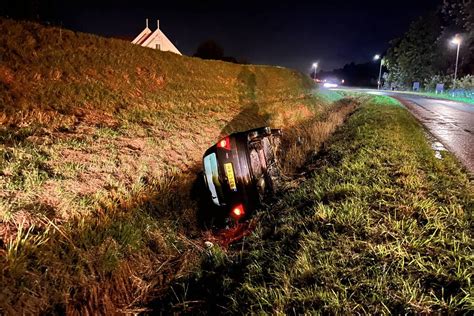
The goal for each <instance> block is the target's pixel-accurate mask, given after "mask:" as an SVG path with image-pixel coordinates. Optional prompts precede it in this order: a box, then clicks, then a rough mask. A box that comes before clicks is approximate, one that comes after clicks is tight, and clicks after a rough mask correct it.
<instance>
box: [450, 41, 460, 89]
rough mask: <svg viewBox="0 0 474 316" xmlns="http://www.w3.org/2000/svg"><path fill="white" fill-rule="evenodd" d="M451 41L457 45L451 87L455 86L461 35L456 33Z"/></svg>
mask: <svg viewBox="0 0 474 316" xmlns="http://www.w3.org/2000/svg"><path fill="white" fill-rule="evenodd" d="M451 43H453V44H455V45H457V46H458V49H457V52H456V67H455V68H454V83H453V88H455V87H456V78H457V75H458V62H459V48H460V47H461V37H460V36H459V35H456V36H455V37H454V38H453V39H452V40H451Z"/></svg>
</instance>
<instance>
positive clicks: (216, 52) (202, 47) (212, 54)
mask: <svg viewBox="0 0 474 316" xmlns="http://www.w3.org/2000/svg"><path fill="white" fill-rule="evenodd" d="M193 56H195V57H199V58H202V59H216V60H222V59H223V58H224V49H223V48H222V47H221V46H220V45H219V44H218V43H217V42H215V41H214V40H207V41H205V42H202V43H201V44H199V46H198V48H197V50H196V53H194V55H193Z"/></svg>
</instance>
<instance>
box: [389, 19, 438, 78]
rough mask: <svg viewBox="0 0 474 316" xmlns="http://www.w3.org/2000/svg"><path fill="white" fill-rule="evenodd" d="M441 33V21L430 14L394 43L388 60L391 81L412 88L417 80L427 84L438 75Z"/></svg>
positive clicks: (413, 24)
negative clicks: (426, 81)
mask: <svg viewBox="0 0 474 316" xmlns="http://www.w3.org/2000/svg"><path fill="white" fill-rule="evenodd" d="M440 32H441V21H440V18H439V16H438V14H436V13H431V14H428V15H425V16H423V17H420V18H419V19H418V20H416V21H415V22H413V23H412V24H411V25H410V28H409V29H408V31H407V32H406V33H405V34H404V35H403V36H402V37H401V38H399V39H395V40H393V41H392V42H391V46H390V48H389V49H388V51H387V55H386V57H385V65H386V67H387V68H388V70H389V71H390V76H389V80H390V81H392V83H395V85H398V86H401V87H409V86H410V85H411V83H412V82H414V81H424V80H425V79H427V78H431V77H432V76H433V75H435V74H436V73H437V72H438V67H437V66H438V64H439V63H440V58H439V54H438V53H437V49H435V47H436V42H437V39H438V36H439V34H440Z"/></svg>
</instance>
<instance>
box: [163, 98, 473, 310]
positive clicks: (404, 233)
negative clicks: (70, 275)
mask: <svg viewBox="0 0 474 316" xmlns="http://www.w3.org/2000/svg"><path fill="white" fill-rule="evenodd" d="M362 101H364V105H363V106H361V108H360V109H359V110H357V111H356V113H355V114H353V115H352V116H351V117H350V118H349V120H348V121H347V122H346V124H345V125H344V126H343V127H342V128H341V129H340V130H339V131H338V132H337V133H336V135H335V136H334V137H333V138H332V139H331V141H330V145H328V146H326V147H325V148H324V150H323V151H322V152H320V153H319V154H318V156H317V157H314V158H313V160H312V161H311V162H310V164H309V165H308V166H307V174H306V177H307V178H306V179H302V181H301V183H300V184H299V185H297V186H296V187H297V188H296V189H294V190H293V191H292V192H288V193H287V194H285V195H284V196H282V197H281V199H280V200H279V201H278V202H277V203H276V204H275V205H273V206H269V207H268V208H267V209H266V210H265V211H263V212H261V213H260V214H259V220H258V224H257V225H256V228H255V231H254V233H253V234H252V235H250V236H248V237H246V238H245V240H243V241H242V242H240V243H239V244H235V245H233V246H232V247H231V248H230V249H229V250H227V251H224V250H223V249H221V248H219V247H218V246H214V247H212V248H211V249H210V250H208V253H207V255H206V256H203V258H202V265H201V269H199V270H197V271H196V273H195V275H194V277H191V278H188V279H181V280H179V282H176V283H175V284H174V286H173V288H172V291H170V293H169V296H168V299H167V300H163V301H160V302H158V303H157V304H156V305H155V307H156V308H157V309H162V310H166V311H175V312H176V311H181V312H183V311H186V312H194V313H205V312H207V313H211V312H213V313H216V312H217V313H231V314H234V313H237V314H240V313H244V314H247V313H252V314H253V313H257V314H258V313H261V312H263V313H271V314H280V313H281V314H311V313H313V312H322V313H329V314H333V313H335V314H359V313H363V314H390V313H394V314H406V313H408V314H410V313H415V314H418V313H421V314H425V313H442V314H456V313H461V314H462V313H469V311H471V312H472V310H473V308H474V305H473V303H474V301H473V292H472V291H473V285H472V272H473V271H472V267H473V263H474V262H473V255H472V253H473V252H472V251H473V249H472V245H473V235H472V233H473V231H472V212H473V209H474V192H473V186H472V181H470V180H469V179H468V177H467V175H466V174H465V173H464V172H463V171H462V169H461V167H460V166H459V164H458V162H457V161H456V160H455V158H454V157H453V156H452V155H451V154H449V153H447V152H443V156H442V159H441V160H439V159H436V158H435V156H434V152H433V151H432V149H431V148H430V144H429V143H428V142H427V140H426V137H425V132H424V130H423V129H422V128H421V127H420V125H419V124H418V123H417V122H416V120H415V119H414V118H413V117H412V116H411V115H410V114H409V113H408V112H407V111H406V110H405V109H404V108H403V107H401V106H400V105H399V103H398V102H397V101H395V100H393V99H390V98H387V97H363V99H362ZM303 180H304V181H303Z"/></svg>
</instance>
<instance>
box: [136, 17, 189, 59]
mask: <svg viewBox="0 0 474 316" xmlns="http://www.w3.org/2000/svg"><path fill="white" fill-rule="evenodd" d="M132 44H136V45H140V46H143V47H149V48H153V49H158V50H161V51H168V52H173V53H175V54H178V55H182V54H181V52H180V51H179V50H178V49H177V48H176V46H174V45H173V43H171V41H170V40H169V39H168V37H166V35H165V34H164V33H163V32H162V31H161V30H160V20H157V29H156V30H155V31H154V32H152V31H151V30H150V28H149V27H148V19H146V27H145V29H144V30H143V31H142V32H141V33H140V34H138V36H137V37H135V39H134V40H133V41H132Z"/></svg>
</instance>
